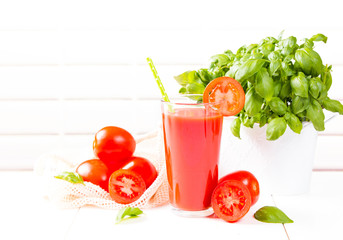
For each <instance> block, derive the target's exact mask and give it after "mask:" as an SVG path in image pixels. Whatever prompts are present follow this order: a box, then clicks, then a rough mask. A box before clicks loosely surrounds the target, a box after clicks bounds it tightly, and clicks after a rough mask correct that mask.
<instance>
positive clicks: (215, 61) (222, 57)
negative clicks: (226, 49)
mask: <svg viewBox="0 0 343 240" xmlns="http://www.w3.org/2000/svg"><path fill="white" fill-rule="evenodd" d="M211 60H212V63H211V66H212V65H216V66H218V67H221V66H225V65H227V64H228V63H229V62H230V58H229V57H228V56H227V55H226V54H217V55H214V56H212V57H211Z"/></svg>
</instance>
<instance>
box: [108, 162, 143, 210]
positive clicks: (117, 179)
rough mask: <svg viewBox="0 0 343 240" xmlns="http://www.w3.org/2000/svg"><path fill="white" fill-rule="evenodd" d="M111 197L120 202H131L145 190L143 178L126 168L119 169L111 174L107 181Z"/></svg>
mask: <svg viewBox="0 0 343 240" xmlns="http://www.w3.org/2000/svg"><path fill="white" fill-rule="evenodd" d="M108 190H109V192H110V196H111V198H112V199H113V200H114V201H115V202H117V203H121V204H128V203H132V202H134V201H136V200H138V199H139V198H140V196H142V194H143V193H144V191H145V190H146V187H145V182H144V179H143V178H142V177H141V176H140V175H139V174H137V173H135V172H134V171H131V170H127V169H119V170H117V171H115V172H113V173H112V174H111V177H110V180H109V182H108Z"/></svg>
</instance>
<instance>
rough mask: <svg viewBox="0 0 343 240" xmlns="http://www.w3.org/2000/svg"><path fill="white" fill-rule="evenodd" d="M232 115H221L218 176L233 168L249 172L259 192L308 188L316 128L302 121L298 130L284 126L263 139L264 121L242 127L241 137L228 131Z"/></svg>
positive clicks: (289, 192)
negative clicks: (274, 136) (270, 138)
mask: <svg viewBox="0 0 343 240" xmlns="http://www.w3.org/2000/svg"><path fill="white" fill-rule="evenodd" d="M232 121H233V118H224V123H223V135H222V143H221V155H220V163H219V177H221V176H224V175H226V174H228V173H230V172H233V171H236V170H247V171H250V172H252V173H253V174H254V175H255V176H256V178H257V179H258V180H259V183H260V190H261V193H262V192H264V193H271V194H276V195H296V194H303V193H306V192H308V191H309V189H310V183H311V175H312V168H313V163H314V158H315V149H316V144H317V136H318V134H317V131H316V130H315V129H314V127H313V125H312V124H309V123H305V124H304V125H303V130H302V131H301V134H296V133H294V132H293V131H292V130H291V129H289V128H288V127H287V130H286V132H285V133H284V135H283V136H281V137H280V138H279V139H277V140H275V141H268V140H266V125H265V126H264V127H262V128H260V127H259V126H258V125H257V124H255V126H254V128H246V127H244V126H242V127H241V139H238V138H236V137H235V136H233V135H232V133H231V131H230V124H231V122H232Z"/></svg>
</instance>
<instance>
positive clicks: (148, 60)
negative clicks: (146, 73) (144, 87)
mask: <svg viewBox="0 0 343 240" xmlns="http://www.w3.org/2000/svg"><path fill="white" fill-rule="evenodd" d="M146 60H147V62H148V64H149V66H150V69H151V71H152V73H153V74H154V78H155V80H156V83H157V85H158V87H159V89H160V91H161V94H162V98H163V100H164V101H165V102H170V100H169V97H168V95H167V93H166V90H165V89H164V87H163V84H162V81H161V79H160V77H159V76H158V73H157V71H156V68H155V65H154V63H153V62H152V60H151V58H147V59H146Z"/></svg>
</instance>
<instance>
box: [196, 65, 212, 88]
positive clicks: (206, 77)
mask: <svg viewBox="0 0 343 240" xmlns="http://www.w3.org/2000/svg"><path fill="white" fill-rule="evenodd" d="M197 74H198V77H199V78H200V80H201V81H202V82H203V83H204V84H206V85H207V84H208V83H209V82H211V81H212V80H213V79H214V76H213V75H212V74H211V73H210V72H209V71H208V70H207V69H204V68H201V69H199V70H198V71H197Z"/></svg>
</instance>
